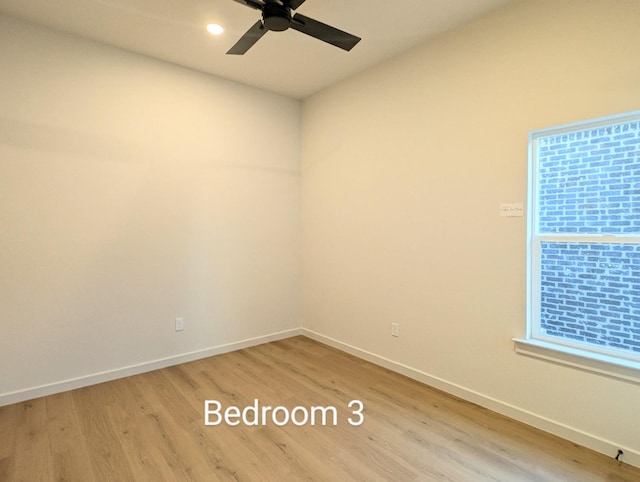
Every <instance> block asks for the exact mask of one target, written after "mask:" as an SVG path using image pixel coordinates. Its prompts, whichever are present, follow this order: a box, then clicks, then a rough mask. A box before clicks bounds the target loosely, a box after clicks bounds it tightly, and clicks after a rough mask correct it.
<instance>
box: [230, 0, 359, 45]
mask: <svg viewBox="0 0 640 482" xmlns="http://www.w3.org/2000/svg"><path fill="white" fill-rule="evenodd" d="M234 1H235V2H238V3H242V4H243V5H246V6H247V7H250V8H253V9H255V10H260V11H261V12H262V18H261V19H260V20H258V21H257V22H256V23H255V24H254V25H253V27H251V28H250V29H249V30H248V31H247V32H246V33H245V34H244V35H243V36H242V37H241V38H240V40H238V41H237V42H236V44H235V45H234V46H233V47H231V49H229V51H228V52H227V54H230V55H244V54H245V52H246V51H247V50H249V49H250V48H251V47H252V46H253V45H254V44H255V43H256V42H257V41H258V40H260V38H262V36H263V35H264V34H265V33H267V31H268V30H273V31H274V32H282V31H284V30H287V29H288V28H289V27H291V28H292V29H294V30H297V31H298V32H302V33H304V34H307V35H310V36H311V37H314V38H317V39H318V40H322V41H323V42H327V43H330V44H331V45H335V46H336V47H339V48H341V49H343V50H347V51H349V50H351V49H352V48H353V47H355V45H356V44H357V43H358V42H360V40H361V39H360V37H356V36H355V35H351V34H350V33H347V32H343V31H342V30H338V29H337V28H335V27H332V26H330V25H327V24H325V23H322V22H318V21H317V20H314V19H312V18H309V17H305V16H304V15H301V14H299V13H296V14H295V15H291V10H297V9H298V7H300V5H302V4H303V3H304V2H305V0H234Z"/></svg>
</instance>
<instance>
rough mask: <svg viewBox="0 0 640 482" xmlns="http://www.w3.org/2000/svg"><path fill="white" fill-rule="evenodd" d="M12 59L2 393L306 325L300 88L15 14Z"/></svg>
mask: <svg viewBox="0 0 640 482" xmlns="http://www.w3.org/2000/svg"><path fill="white" fill-rule="evenodd" d="M0 65H1V66H2V67H1V68H0V222H1V229H0V267H1V269H0V294H1V302H0V305H1V306H2V309H1V312H0V399H2V400H4V401H11V400H12V398H11V396H8V395H10V394H12V393H13V392H19V393H18V397H20V396H22V394H23V392H25V391H26V392H25V393H26V395H27V396H28V395H29V394H31V395H34V394H38V393H39V392H38V391H36V392H29V390H31V389H33V388H36V387H40V386H42V385H48V384H54V385H55V386H54V387H53V388H52V389H53V390H54V391H55V389H59V388H65V386H66V385H64V384H62V385H56V384H60V382H64V381H65V380H74V379H77V378H82V377H87V376H88V377H89V379H88V380H85V381H95V378H91V377H92V376H94V375H96V374H101V373H102V372H109V371H112V370H116V371H117V370H119V369H122V368H123V367H129V366H131V365H137V364H142V367H141V368H142V369H144V368H145V367H147V368H148V367H149V366H151V367H153V365H146V364H149V363H150V362H154V361H157V360H166V359H167V358H170V357H174V356H182V355H184V354H189V353H192V352H194V351H198V350H207V349H212V348H216V347H220V346H222V345H225V344H229V343H232V344H233V343H237V342H241V341H243V340H247V339H252V338H255V337H263V336H266V335H272V334H275V333H279V332H282V331H284V330H290V329H297V328H298V327H299V318H300V317H299V275H300V273H299V258H300V255H299V253H300V234H299V232H300V222H299V219H300V209H299V207H300V202H299V199H300V190H299V187H300V179H299V157H300V149H299V137H300V103H299V102H297V101H294V100H291V99H287V98H284V97H279V96H276V95H272V94H268V93H264V92H261V91H258V90H255V89H250V88H246V87H243V86H240V85H238V84H234V83H232V82H228V81H223V80H218V79H215V78H213V77H210V76H206V75H203V74H199V73H196V72H192V71H188V70H185V69H182V68H178V67H174V66H171V65H169V64H164V63H161V62H157V61H153V60H150V59H147V58H145V57H141V56H137V55H133V54H129V53H126V52H123V51H119V50H116V49H112V48H108V47H104V46H100V45H98V44H94V43H91V42H88V41H84V40H78V39H75V38H73V37H70V36H66V35H63V34H57V33H53V32H51V31H48V30H44V29H41V28H38V27H34V26H32V25H29V24H25V23H21V22H19V21H16V20H12V19H10V18H6V17H0ZM273 146H277V148H274V147H273ZM175 317H184V319H185V325H186V329H185V331H184V332H182V333H176V332H175V331H174V319H175ZM3 396H4V398H3Z"/></svg>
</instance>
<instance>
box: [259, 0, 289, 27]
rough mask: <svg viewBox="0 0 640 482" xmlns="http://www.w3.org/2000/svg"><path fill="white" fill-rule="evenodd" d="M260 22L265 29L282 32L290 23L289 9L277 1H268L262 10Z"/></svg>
mask: <svg viewBox="0 0 640 482" xmlns="http://www.w3.org/2000/svg"><path fill="white" fill-rule="evenodd" d="M262 23H263V25H264V27H265V28H266V29H267V30H273V31H274V32H282V31H284V30H287V29H288V28H289V26H290V25H291V9H290V8H288V7H285V6H284V5H280V4H279V3H272V2H268V3H265V4H264V9H263V10H262Z"/></svg>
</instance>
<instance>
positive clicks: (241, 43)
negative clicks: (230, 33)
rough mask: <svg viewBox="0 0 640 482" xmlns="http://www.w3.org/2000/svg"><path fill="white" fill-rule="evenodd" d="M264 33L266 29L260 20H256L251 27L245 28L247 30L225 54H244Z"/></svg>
mask: <svg viewBox="0 0 640 482" xmlns="http://www.w3.org/2000/svg"><path fill="white" fill-rule="evenodd" d="M265 33H267V29H266V28H264V26H263V25H262V20H258V21H257V22H256V23H254V24H253V27H251V28H250V29H249V30H247V32H246V33H245V34H244V35H243V36H242V37H240V40H238V41H237V42H236V44H235V45H234V46H233V47H231V48H230V49H229V51H228V52H227V54H228V55H244V54H245V52H246V51H247V50H249V49H250V48H251V47H253V44H255V43H256V42H257V41H258V40H260V38H261V37H262V36H263V35H264V34H265Z"/></svg>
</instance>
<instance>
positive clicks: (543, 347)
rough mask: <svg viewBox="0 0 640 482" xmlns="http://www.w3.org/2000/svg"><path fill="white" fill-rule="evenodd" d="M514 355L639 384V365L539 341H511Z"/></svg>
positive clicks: (518, 339) (630, 361)
mask: <svg viewBox="0 0 640 482" xmlns="http://www.w3.org/2000/svg"><path fill="white" fill-rule="evenodd" d="M513 341H514V343H515V345H516V346H515V348H516V353H519V354H521V355H525V356H530V357H533V358H539V359H542V360H547V361H550V362H553V363H558V364H560V365H565V366H570V367H573V368H577V369H580V370H585V371H588V372H592V373H598V374H600V375H604V376H607V377H611V378H617V379H620V380H625V381H628V382H633V383H638V384H640V363H639V362H635V361H632V360H625V359H621V358H615V357H612V356H606V355H600V354H597V353H591V352H588V351H584V350H579V349H576V348H571V347H567V346H562V345H556V344H554V343H548V342H545V341H540V340H525V339H520V338H514V339H513Z"/></svg>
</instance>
